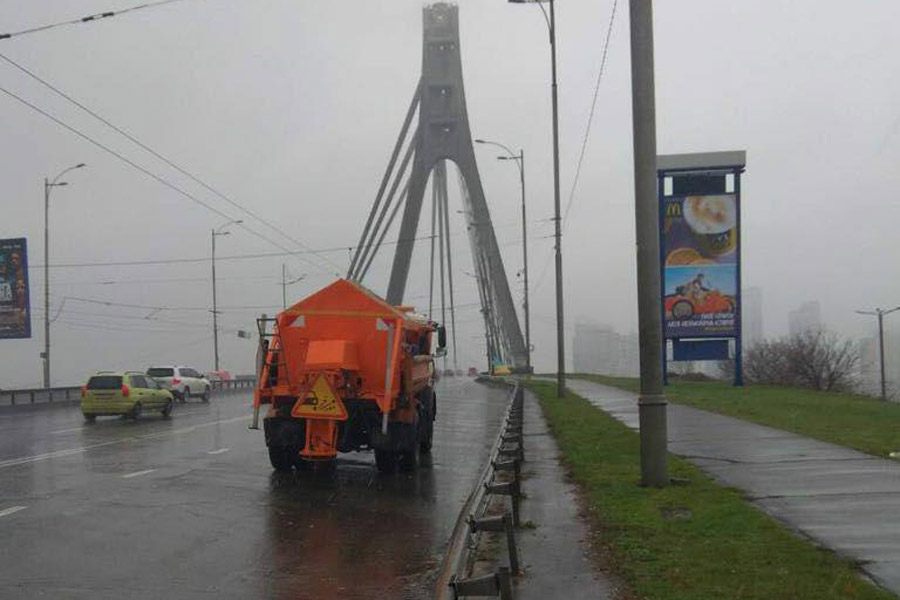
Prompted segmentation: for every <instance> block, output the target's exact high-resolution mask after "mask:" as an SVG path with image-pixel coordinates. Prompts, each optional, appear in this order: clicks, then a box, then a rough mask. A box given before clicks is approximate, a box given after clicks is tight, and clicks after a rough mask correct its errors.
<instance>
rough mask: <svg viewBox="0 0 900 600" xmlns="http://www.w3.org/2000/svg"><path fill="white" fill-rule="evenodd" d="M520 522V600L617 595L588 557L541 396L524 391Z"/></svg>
mask: <svg viewBox="0 0 900 600" xmlns="http://www.w3.org/2000/svg"><path fill="white" fill-rule="evenodd" d="M524 415H525V419H524V428H523V431H524V434H525V435H524V440H525V442H524V446H525V463H523V465H522V466H523V468H522V476H523V483H522V488H523V491H524V492H525V494H526V495H527V497H526V498H524V499H523V500H522V504H521V509H520V510H521V519H522V523H528V522H529V521H530V522H531V523H533V524H534V528H533V529H532V528H528V527H523V528H521V529H519V530H517V531H516V542H517V545H518V548H519V556H520V558H519V560H520V564H521V565H522V568H523V570H524V572H525V574H524V576H521V577H516V578H515V579H514V583H513V585H514V594H513V595H514V597H515V598H516V600H531V599H533V600H547V599H548V598H566V599H568V600H580V599H582V598H590V599H593V600H604V599H607V598H613V595H614V592H615V589H616V587H615V585H614V583H613V581H612V580H611V579H610V578H609V577H608V576H607V575H606V574H604V573H601V572H600V571H599V570H598V569H597V568H596V567H595V565H594V563H593V562H592V561H591V559H590V558H589V542H588V540H587V539H585V538H586V535H587V531H588V528H587V526H586V524H585V523H584V522H583V521H581V519H580V518H579V516H578V504H577V501H576V489H575V486H574V485H573V484H571V483H569V482H567V481H566V480H565V471H564V469H563V468H562V467H561V465H560V463H559V460H558V457H559V448H558V447H557V445H556V441H555V440H554V439H553V436H552V435H551V434H550V432H549V430H548V428H547V423H546V421H545V420H544V416H543V414H542V413H541V409H540V406H538V403H537V399H536V398H535V396H534V395H533V394H532V393H531V392H529V391H528V390H526V391H525V413H524Z"/></svg>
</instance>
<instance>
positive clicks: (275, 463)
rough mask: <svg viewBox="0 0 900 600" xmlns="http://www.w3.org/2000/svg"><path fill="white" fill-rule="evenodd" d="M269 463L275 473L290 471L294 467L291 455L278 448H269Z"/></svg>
mask: <svg viewBox="0 0 900 600" xmlns="http://www.w3.org/2000/svg"><path fill="white" fill-rule="evenodd" d="M269 462H270V463H272V468H273V469H275V470H276V471H281V472H285V471H290V470H291V467H293V466H294V458H293V457H292V456H291V453H290V452H288V451H287V450H286V449H285V448H281V447H280V446H269Z"/></svg>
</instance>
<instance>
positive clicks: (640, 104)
mask: <svg viewBox="0 0 900 600" xmlns="http://www.w3.org/2000/svg"><path fill="white" fill-rule="evenodd" d="M652 4H653V3H652V0H631V2H630V9H631V105H632V121H633V122H632V125H633V132H634V133H633V135H634V196H635V198H634V201H635V221H636V237H637V283H638V290H637V292H638V330H639V337H640V357H641V368H640V371H641V387H640V396H639V398H638V415H639V417H638V418H639V421H640V432H641V484H642V485H645V486H652V487H665V486H667V485H668V484H669V469H668V463H667V459H668V449H667V435H668V433H667V422H666V411H667V406H666V404H667V403H666V397H665V395H664V394H663V374H662V348H663V346H662V315H661V310H660V298H661V296H660V268H659V206H658V205H657V189H656V186H657V181H656V105H655V97H654V96H655V89H654V88H655V86H654V73H653V6H652Z"/></svg>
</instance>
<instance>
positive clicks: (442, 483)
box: [0, 378, 506, 600]
mask: <svg viewBox="0 0 900 600" xmlns="http://www.w3.org/2000/svg"><path fill="white" fill-rule="evenodd" d="M437 393H438V397H439V403H440V404H439V412H438V420H437V422H436V423H435V447H434V451H433V454H432V455H431V456H429V457H423V459H422V461H421V463H420V467H419V469H418V470H417V471H415V472H411V473H396V474H393V475H389V476H384V475H380V474H378V472H377V471H376V469H375V467H374V461H373V459H372V456H371V455H370V454H367V453H360V454H351V455H346V456H345V457H342V458H341V459H340V460H339V461H338V464H337V465H336V466H335V468H333V469H319V470H317V471H313V472H296V473H289V474H280V473H274V472H273V471H272V470H271V468H270V466H269V464H268V459H267V457H266V452H265V445H264V443H263V440H262V435H261V434H260V433H259V432H252V431H248V430H247V423H248V421H249V413H248V409H247V402H248V399H247V397H246V396H237V395H235V396H230V397H229V396H225V397H221V398H218V399H214V401H213V403H212V404H211V405H209V406H197V405H189V406H188V407H185V408H184V409H183V412H182V414H180V415H179V414H176V415H175V417H174V418H173V419H172V420H171V421H161V420H156V419H148V420H147V421H146V422H142V423H137V424H132V423H127V422H122V421H116V420H108V421H100V422H98V423H97V424H96V425H92V426H81V425H80V421H79V415H78V414H77V412H76V411H75V410H60V409H57V410H56V411H53V413H52V414H51V413H49V412H34V413H29V414H27V415H24V416H22V415H16V417H15V418H6V419H0V428H2V429H3V434H4V441H3V445H2V448H0V514H2V513H3V511H4V509H7V508H8V507H15V506H23V507H25V508H23V509H21V510H19V511H18V512H15V513H14V514H9V515H7V516H2V517H0V597H2V598H32V597H43V596H46V597H65V598H91V599H95V598H124V597H127V598H151V597H152V598H154V600H158V598H160V597H164V598H211V597H216V598H223V597H224V598H232V597H233V598H238V597H240V598H271V599H278V600H298V599H305V598H317V599H322V598H376V597H378V598H422V597H427V596H429V595H430V593H431V590H432V586H433V582H434V579H435V577H436V569H437V567H438V566H439V564H440V561H441V558H442V556H443V552H444V550H445V549H446V545H447V542H448V538H449V536H450V533H451V531H452V528H453V525H454V522H455V520H456V517H457V514H458V512H459V510H460V507H461V506H462V504H463V502H464V500H465V498H466V496H467V495H468V493H469V491H470V489H471V487H472V485H473V484H474V482H475V480H476V479H477V476H478V473H479V469H480V468H481V466H482V464H483V461H484V460H486V458H487V453H488V451H489V448H490V444H491V442H492V440H493V436H494V434H495V433H496V430H497V427H498V426H499V422H500V419H501V418H502V414H503V410H504V407H505V400H506V394H505V392H504V391H503V390H499V389H492V388H487V387H484V386H481V385H479V384H476V383H474V382H473V381H472V380H470V379H468V378H448V379H446V380H445V381H443V382H441V383H440V384H439V387H438V389H437ZM64 413H65V414H64ZM68 428H72V431H70V432H63V433H57V434H53V433H51V431H60V430H65V429H68ZM20 436H21V437H22V439H18V440H17V438H19V437H20ZM17 447H21V448H22V451H21V452H18V453H17V452H16V448H17Z"/></svg>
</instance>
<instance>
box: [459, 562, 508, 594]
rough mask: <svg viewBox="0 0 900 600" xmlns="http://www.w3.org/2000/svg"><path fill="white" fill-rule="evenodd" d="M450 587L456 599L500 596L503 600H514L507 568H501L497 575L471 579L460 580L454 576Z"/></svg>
mask: <svg viewBox="0 0 900 600" xmlns="http://www.w3.org/2000/svg"><path fill="white" fill-rule="evenodd" d="M450 587H451V589H453V598H454V599H457V598H459V597H460V596H495V597H496V596H499V597H500V599H501V600H512V584H511V583H510V578H509V569H507V568H506V567H500V568H499V569H497V572H496V573H492V574H490V575H482V576H481V577H473V578H471V579H463V580H459V579H456V576H454V577H453V578H452V579H451V580H450Z"/></svg>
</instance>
